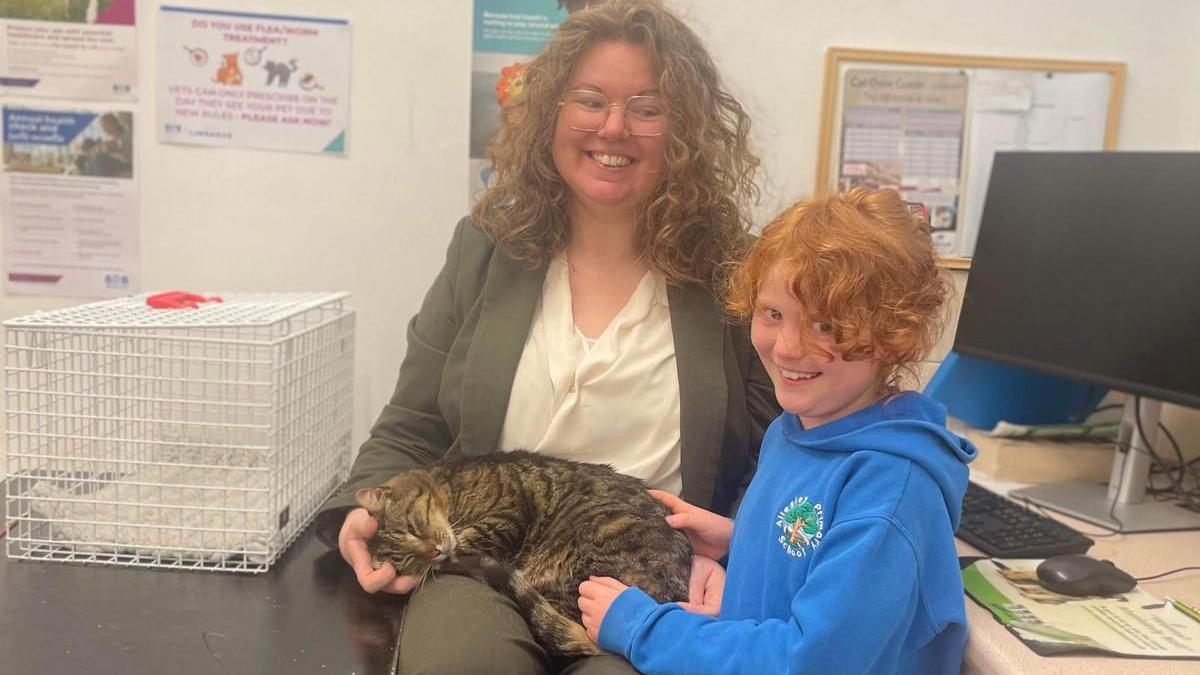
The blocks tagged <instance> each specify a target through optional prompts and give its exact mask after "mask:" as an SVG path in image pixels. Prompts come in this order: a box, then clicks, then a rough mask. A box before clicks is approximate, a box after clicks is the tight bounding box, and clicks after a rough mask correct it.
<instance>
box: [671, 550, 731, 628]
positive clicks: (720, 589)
mask: <svg viewBox="0 0 1200 675" xmlns="http://www.w3.org/2000/svg"><path fill="white" fill-rule="evenodd" d="M724 592H725V568H724V567H721V565H720V564H719V563H718V562H717V561H716V560H713V559H712V558H705V557H704V556H702V555H695V556H692V576H691V580H690V581H689V582H688V601H687V602H681V603H679V606H680V607H682V608H684V609H686V610H687V611H689V612H691V613H693V614H703V615H705V616H711V617H713V618H716V617H717V615H718V614H720V613H721V596H722V594H724Z"/></svg>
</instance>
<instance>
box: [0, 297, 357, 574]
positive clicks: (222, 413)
mask: <svg viewBox="0 0 1200 675" xmlns="http://www.w3.org/2000/svg"><path fill="white" fill-rule="evenodd" d="M348 297H349V296H348V294H345V293H341V294H293V293H286V294H285V293H269V294H231V295H226V296H224V302H220V303H206V304H203V305H201V306H199V307H196V308H194V309H165V310H164V309H154V308H151V307H148V306H147V304H146V298H147V296H145V295H143V296H132V297H128V298H123V299H119V300H111V301H106V302H97V303H92V304H88V305H81V306H78V307H73V308H70V309H63V310H56V311H50V312H42V313H37V314H33V315H30V316H26V317H22V318H18V319H12V320H10V321H6V322H4V326H5V329H6V330H5V333H6V345H5V386H6V390H5V403H6V418H5V419H6V428H5V440H6V443H7V450H8V476H7V477H6V479H5V487H6V496H5V511H6V515H7V521H8V523H10V528H11V529H10V530H9V532H8V536H7V538H6V540H5V541H6V542H7V544H6V550H7V554H8V556H9V557H10V558H25V559H36V560H58V561H83V562H95V563H105V564H114V565H131V566H144V567H171V568H184V569H219V570H231V571H241V572H262V571H265V570H266V569H267V568H268V567H270V565H271V564H272V563H273V562H274V561H275V560H276V559H277V558H278V557H279V555H280V554H281V553H283V551H284V550H285V549H286V548H287V546H288V545H289V544H290V543H291V542H292V540H293V539H295V537H296V536H297V535H299V534H300V532H301V531H302V530H303V529H304V526H305V525H306V524H307V522H308V521H309V520H310V519H311V518H312V516H313V515H314V514H315V513H316V510H317V507H318V506H319V505H320V504H321V502H322V501H324V499H325V498H326V497H327V496H328V495H329V494H330V492H331V491H332V490H333V489H334V488H335V487H336V486H337V485H338V484H339V483H340V482H341V481H343V480H344V479H345V477H346V474H347V471H348V469H349V463H350V455H351V447H350V427H351V411H352V395H353V369H354V312H353V310H351V309H349V308H348V307H347V306H346V300H347V298H348Z"/></svg>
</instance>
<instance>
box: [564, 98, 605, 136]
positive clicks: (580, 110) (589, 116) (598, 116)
mask: <svg viewBox="0 0 1200 675" xmlns="http://www.w3.org/2000/svg"><path fill="white" fill-rule="evenodd" d="M563 114H564V115H566V117H567V120H566V122H567V124H568V125H570V126H571V127H572V128H574V129H579V130H580V131H597V130H599V129H600V127H602V126H604V118H605V117H607V116H608V99H607V98H605V97H604V94H601V93H600V92H595V91H569V92H567V95H566V96H564V97H563Z"/></svg>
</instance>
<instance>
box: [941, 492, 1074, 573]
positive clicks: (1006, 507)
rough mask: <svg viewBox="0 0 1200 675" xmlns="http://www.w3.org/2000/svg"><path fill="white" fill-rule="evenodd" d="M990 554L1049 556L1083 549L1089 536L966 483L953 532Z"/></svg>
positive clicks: (1000, 556) (995, 556) (1013, 556)
mask: <svg viewBox="0 0 1200 675" xmlns="http://www.w3.org/2000/svg"><path fill="white" fill-rule="evenodd" d="M955 536H957V537H958V538H959V539H962V540H963V541H965V542H967V543H968V544H970V545H972V546H974V547H975V548H977V549H979V550H980V551H983V552H984V554H986V555H988V556H991V557H993V558H1050V557H1053V556H1056V555H1067V554H1070V553H1086V552H1087V550H1088V549H1089V548H1091V547H1092V544H1094V543H1095V542H1093V541H1092V540H1091V539H1088V538H1087V537H1085V536H1083V535H1082V534H1080V533H1078V532H1076V531H1075V530H1072V529H1071V528H1069V527H1067V526H1066V525H1063V524H1062V523H1060V522H1058V521H1056V520H1053V519H1051V518H1048V517H1046V516H1044V515H1042V514H1040V513H1037V512H1036V511H1033V510H1031V509H1027V508H1025V507H1024V506H1021V505H1020V504H1018V503H1017V502H1014V501H1012V500H1009V499H1005V498H1004V497H1001V496H1000V495H998V494H996V493H995V492H992V491H991V490H989V489H987V488H985V487H982V486H980V485H977V484H976V483H970V484H968V485H967V493H966V494H965V495H964V496H963V504H962V520H961V521H960V522H959V525H958V532H956V533H955Z"/></svg>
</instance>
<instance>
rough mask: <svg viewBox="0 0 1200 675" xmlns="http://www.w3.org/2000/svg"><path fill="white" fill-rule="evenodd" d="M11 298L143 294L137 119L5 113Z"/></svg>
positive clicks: (7, 287)
mask: <svg viewBox="0 0 1200 675" xmlns="http://www.w3.org/2000/svg"><path fill="white" fill-rule="evenodd" d="M0 114H2V118H3V139H4V171H3V173H2V174H0V181H2V183H0V193H2V194H3V197H4V199H3V208H2V209H0V218H2V219H3V222H4V254H3V271H4V291H5V292H6V293H13V294H27V295H55V296H70V297H82V298H111V297H118V296H122V295H128V294H129V293H135V292H137V291H139V290H140V285H141V282H140V264H139V259H138V255H139V253H138V251H139V245H138V186H137V168H136V166H135V159H134V158H135V157H136V154H135V153H134V135H133V130H134V124H133V113H132V112H130V111H128V110H104V111H81V110H51V109H45V108H37V109H31V108H14V107H5V108H4V109H3V111H2V113H0Z"/></svg>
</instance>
